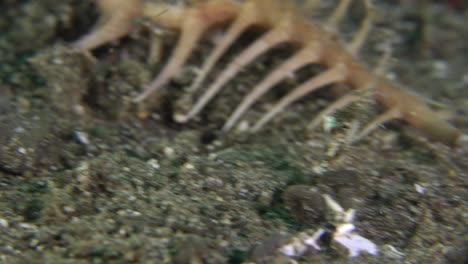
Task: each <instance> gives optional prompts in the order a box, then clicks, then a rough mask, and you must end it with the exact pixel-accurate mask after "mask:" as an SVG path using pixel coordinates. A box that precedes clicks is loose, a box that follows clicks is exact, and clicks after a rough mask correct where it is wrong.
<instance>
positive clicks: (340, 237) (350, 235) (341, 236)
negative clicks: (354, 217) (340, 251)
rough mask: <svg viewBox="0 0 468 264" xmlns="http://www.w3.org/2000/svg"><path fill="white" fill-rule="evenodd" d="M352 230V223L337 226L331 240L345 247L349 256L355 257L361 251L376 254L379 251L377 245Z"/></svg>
mask: <svg viewBox="0 0 468 264" xmlns="http://www.w3.org/2000/svg"><path fill="white" fill-rule="evenodd" d="M353 230H354V225H352V224H343V225H341V226H339V227H338V228H337V232H336V233H335V235H334V236H333V240H334V241H336V242H338V243H340V244H341V245H343V246H344V247H346V248H347V249H348V250H349V256H350V257H357V256H359V254H360V253H361V252H367V253H369V254H371V255H377V254H378V252H379V250H378V248H377V245H376V244H374V243H373V242H372V241H370V240H369V239H367V238H365V237H362V236H360V235H358V234H356V233H355V232H353Z"/></svg>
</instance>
